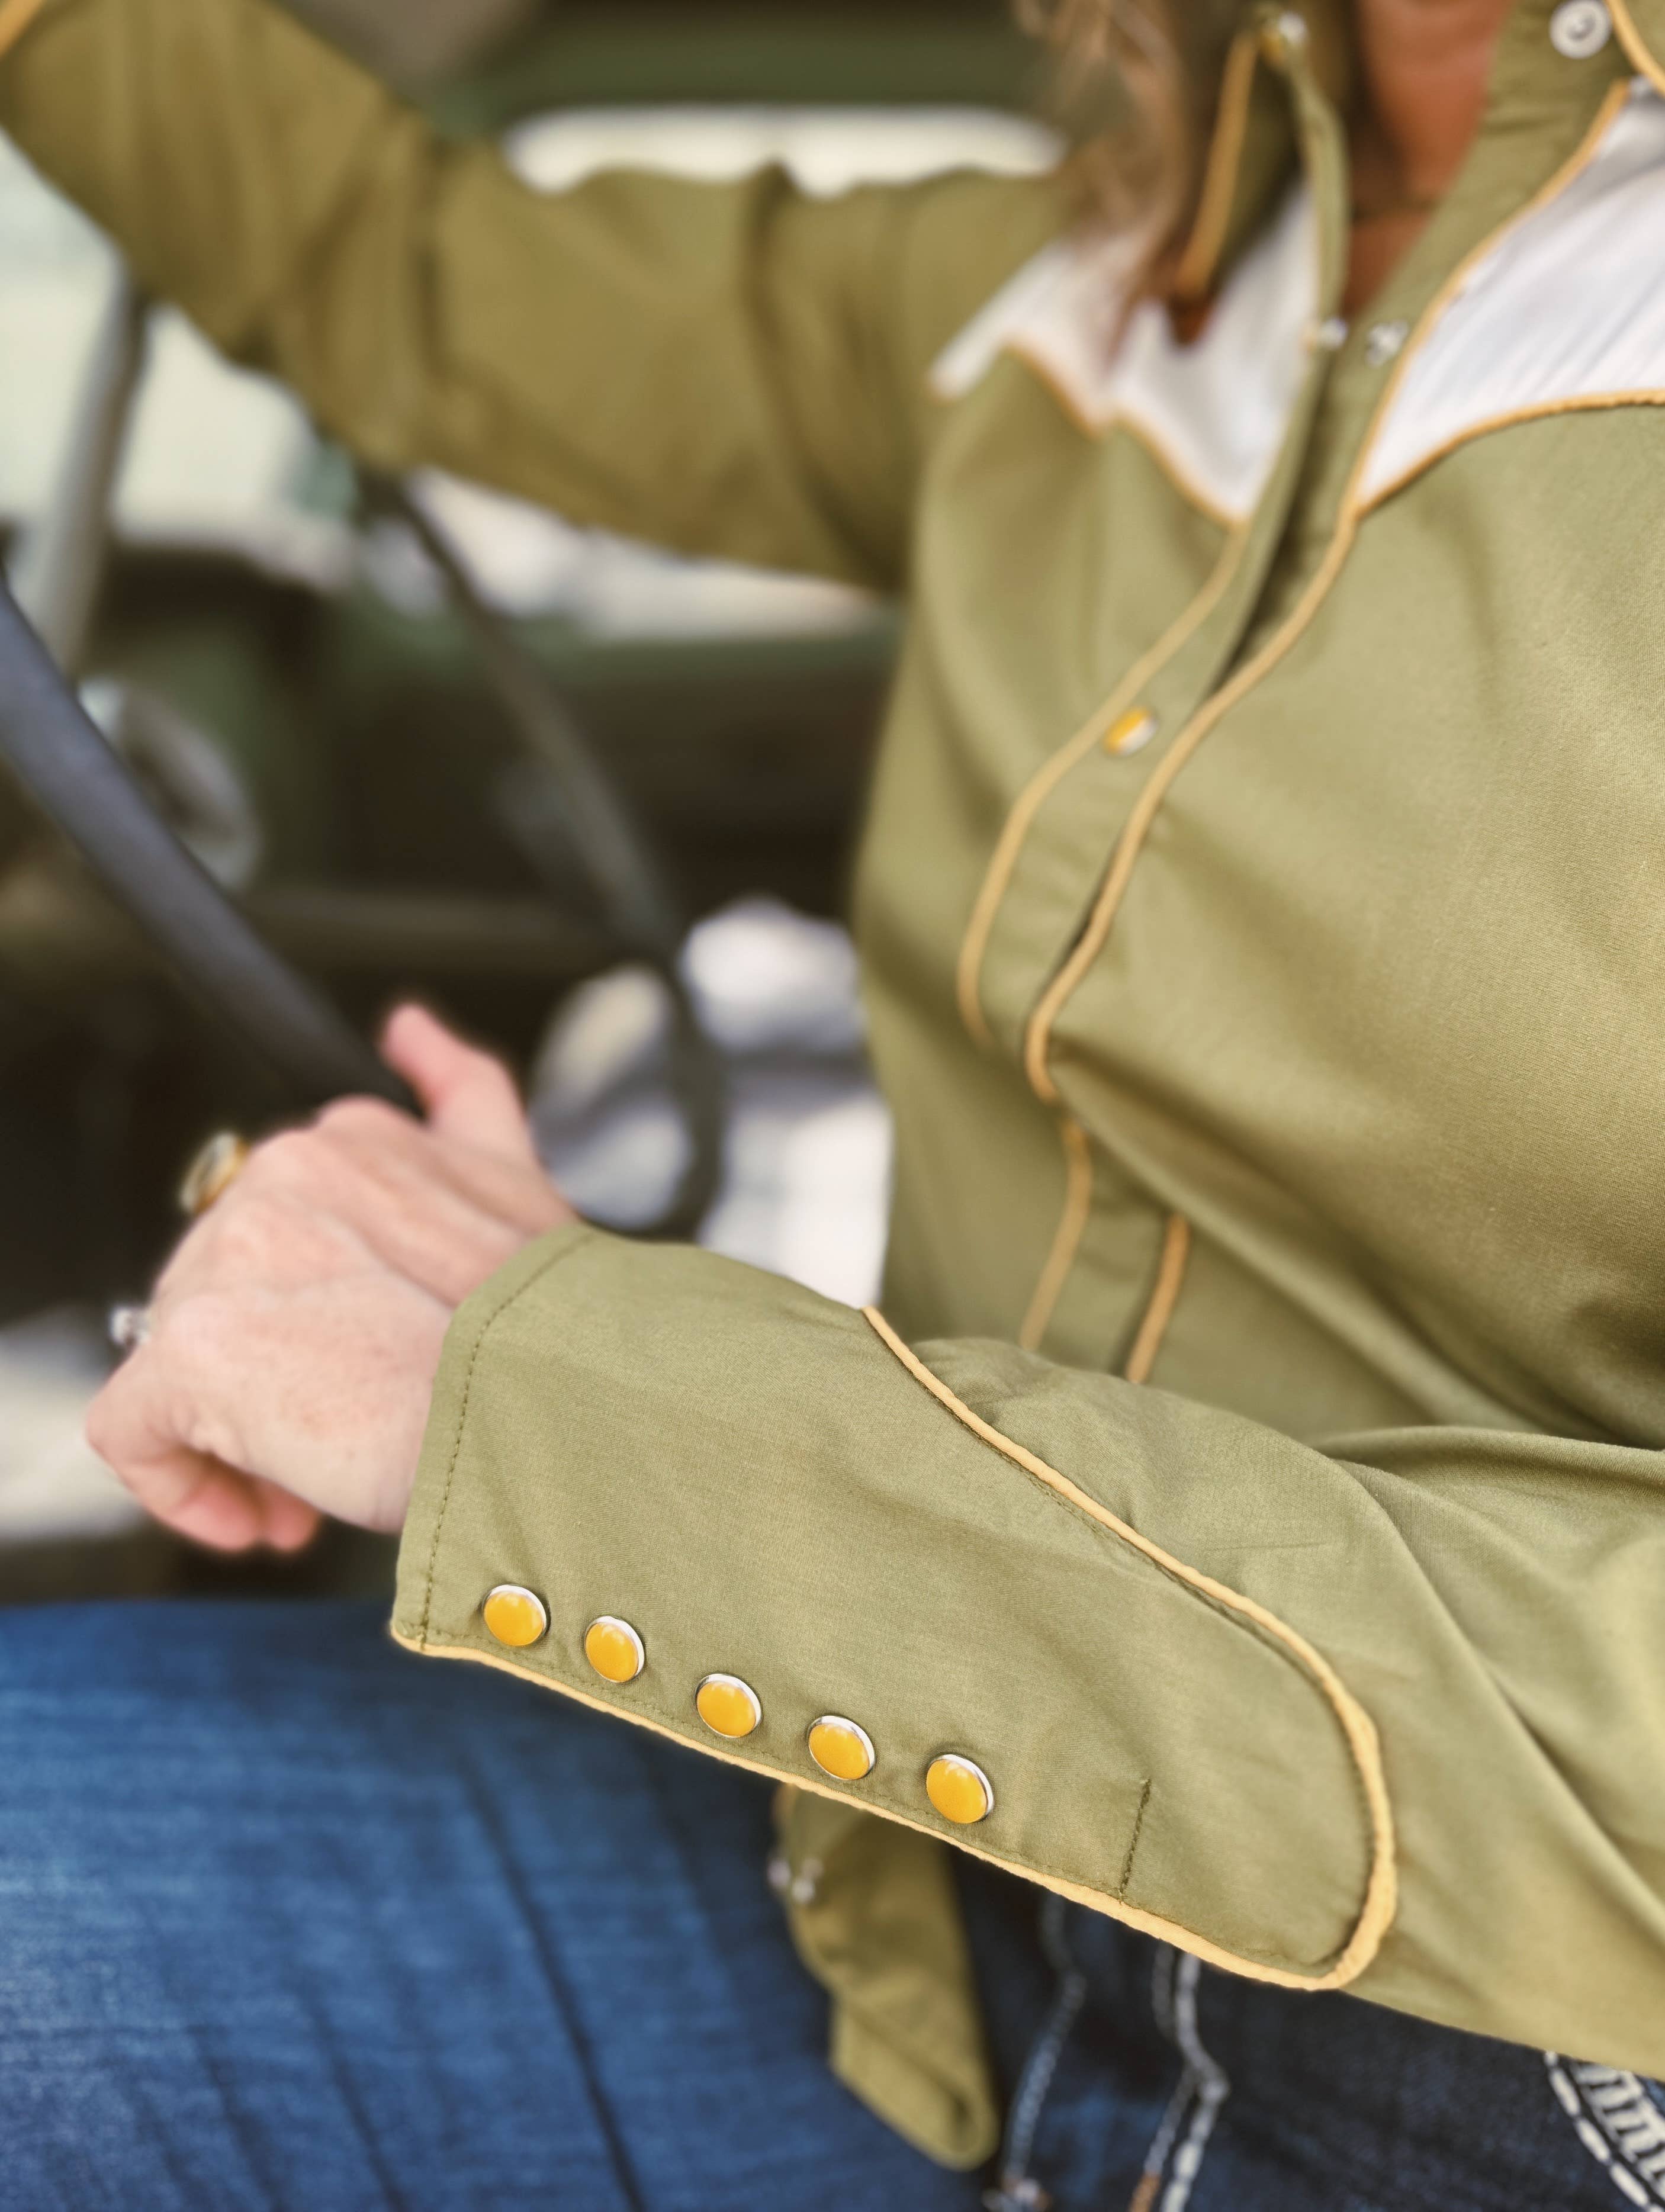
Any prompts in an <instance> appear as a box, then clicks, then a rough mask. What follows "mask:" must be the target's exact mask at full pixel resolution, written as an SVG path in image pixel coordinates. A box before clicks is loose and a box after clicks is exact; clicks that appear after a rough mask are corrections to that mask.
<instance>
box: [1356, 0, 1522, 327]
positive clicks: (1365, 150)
mask: <svg viewBox="0 0 1665 2212" xmlns="http://www.w3.org/2000/svg"><path fill="white" fill-rule="evenodd" d="M1513 6H1514V0H1355V6H1354V36H1355V40H1356V43H1357V47H1358V63H1359V77H1360V91H1361V97H1360V100H1359V103H1358V114H1357V116H1356V118H1355V119H1354V126H1353V148H1352V195H1353V227H1352V258H1351V261H1350V263H1349V266H1348V276H1347V291H1346V307H1347V311H1348V312H1349V313H1356V312H1357V311H1358V309H1360V308H1361V307H1366V306H1368V304H1369V302H1370V300H1371V299H1372V298H1373V297H1374V296H1375V295H1376V292H1377V291H1379V290H1380V289H1381V287H1382V284H1383V283H1385V282H1386V280H1387V278H1388V277H1389V276H1390V275H1391V273H1392V272H1393V270H1394V269H1395V268H1396V267H1397V265H1398V264H1399V263H1400V261H1401V259H1402V258H1404V256H1405V255H1406V254H1407V252H1409V251H1410V249H1411V247H1412V246H1413V245H1414V244H1415V243H1416V240H1418V238H1419V237H1420V235H1421V234H1422V229H1423V226H1424V225H1425V223H1426V222H1427V220H1428V217H1429V215H1430V214H1431V211H1432V210H1433V207H1434V205H1435V204H1436V203H1437V201H1438V199H1439V198H1440V197H1441V195H1442V194H1443V193H1444V192H1445V191H1447V190H1448V188H1449V185H1450V184H1451V182H1452V179H1454V178H1455V175H1456V173H1457V171H1458V170H1459V169H1460V168H1461V167H1462V162H1463V158H1464V156H1465V155H1467V153H1468V149H1469V147H1470V145H1471V144H1472V143H1474V133H1475V131H1477V130H1478V129H1479V127H1480V112H1481V110H1482V108H1483V107H1484V106H1485V105H1486V80H1487V78H1488V77H1489V76H1490V74H1491V69H1492V54H1493V52H1495V50H1496V47H1497V43H1498V33H1499V32H1500V31H1501V30H1502V28H1503V27H1504V21H1505V20H1506V19H1507V17H1508V15H1509V14H1510V9H1512V7H1513Z"/></svg>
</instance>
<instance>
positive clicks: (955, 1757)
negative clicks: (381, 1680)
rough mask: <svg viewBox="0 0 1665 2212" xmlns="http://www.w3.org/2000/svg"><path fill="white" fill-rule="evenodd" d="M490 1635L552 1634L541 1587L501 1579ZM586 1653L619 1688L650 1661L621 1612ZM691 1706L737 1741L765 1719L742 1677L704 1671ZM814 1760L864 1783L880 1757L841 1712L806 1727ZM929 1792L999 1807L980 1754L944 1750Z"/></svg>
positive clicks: (985, 1810) (590, 1639)
mask: <svg viewBox="0 0 1665 2212" xmlns="http://www.w3.org/2000/svg"><path fill="white" fill-rule="evenodd" d="M480 1614H481V1618H482V1620H483V1621H484V1622H485V1625H486V1630H487V1632H488V1633H489V1635H490V1636H492V1637H494V1638H495V1640H496V1641H497V1642H498V1643H499V1644H506V1645H507V1647H508V1649H509V1650H512V1651H523V1650H526V1647H527V1646H528V1645H529V1644H537V1643H539V1642H541V1640H542V1639H543V1638H544V1637H545V1636H547V1635H548V1633H549V1627H550V1613H549V1607H547V1606H546V1605H545V1604H544V1601H543V1599H542V1598H541V1597H539V1596H538V1593H537V1591H536V1590H530V1589H526V1587H525V1586H524V1584H522V1583H498V1584H497V1585H496V1586H495V1589H489V1590H488V1591H487V1592H486V1595H485V1597H484V1599H483V1601H482V1603H481V1607H480ZM584 1656H585V1658H586V1660H587V1661H588V1662H589V1664H590V1666H591V1667H592V1668H593V1669H594V1671H595V1673H596V1674H599V1676H600V1677H601V1679H602V1680H603V1681H604V1682H611V1684H613V1686H615V1687H620V1686H623V1684H624V1683H626V1682H634V1681H635V1679H636V1676H637V1675H638V1674H641V1671H642V1669H643V1668H645V1667H646V1666H647V1646H646V1645H645V1644H643V1642H642V1640H641V1636H640V1635H639V1634H638V1632H636V1630H635V1629H634V1628H633V1627H632V1626H631V1625H630V1623H629V1621H628V1620H621V1619H620V1618H619V1616H618V1615H617V1613H599V1614H598V1615H597V1617H596V1619H595V1620H592V1622H591V1623H590V1625H589V1626H588V1627H587V1628H586V1630H585V1632H584ZM694 1710H695V1711H696V1713H698V1715H699V1717H700V1718H701V1720H702V1721H703V1722H704V1723H705V1725H706V1726H707V1728H708V1729H710V1730H711V1732H712V1734H713V1735H720V1736H724V1737H726V1738H727V1739H728V1740H729V1741H738V1740H739V1739H740V1738H742V1737H744V1736H748V1735H750V1734H751V1733H752V1731H753V1730H754V1729H756V1728H757V1726H758V1725H759V1723H761V1722H762V1720H763V1701H762V1699H760V1698H759V1697H758V1695H757V1692H756V1690H754V1689H753V1688H752V1686H751V1685H750V1683H749V1682H744V1681H742V1680H741V1679H740V1677H739V1676H738V1674H707V1675H706V1676H704V1677H703V1679H702V1680H701V1682H700V1683H699V1685H698V1686H697V1687H696V1690H695V1692H694ZM805 1742H806V1744H807V1746H808V1749H809V1754H810V1757H811V1759H813V1760H814V1761H815V1763H816V1765H817V1766H818V1767H819V1768H820V1769H821V1771H822V1772H823V1774H828V1775H830V1776H831V1777H832V1778H833V1780H834V1781H836V1782H862V1781H865V1780H866V1778H867V1776H868V1775H870V1774H871V1773H872V1771H873V1768H874V1767H875V1765H877V1764H878V1753H877V1752H876V1751H875V1750H874V1749H873V1740H872V1737H871V1736H870V1735H868V1733H867V1731H866V1729H864V1728H863V1727H862V1726H861V1725H860V1722H857V1721H853V1720H849V1719H847V1718H846V1717H845V1716H844V1715H843V1714H842V1713H823V1714H822V1715H821V1717H819V1719H818V1720H813V1721H811V1723H810V1724H809V1727H808V1729H806V1730H805ZM925 1794H926V1796H927V1797H928V1798H929V1799H930V1801H931V1803H932V1804H933V1807H934V1808H935V1809H936V1810H937V1811H938V1812H939V1814H941V1815H942V1817H943V1819H944V1820H951V1821H953V1822H954V1824H955V1825H956V1826H957V1827H969V1826H973V1825H974V1824H975V1822H977V1821H979V1820H987V1817H988V1815H989V1814H991V1813H992V1812H993V1811H994V1784H992V1783H991V1782H990V1781H989V1778H988V1777H987V1775H986V1774H985V1773H984V1772H983V1771H982V1769H981V1766H979V1765H977V1763H976V1761H975V1759H967V1758H966V1757H965V1756H964V1755H963V1753H960V1752H957V1751H945V1752H939V1753H938V1754H937V1756H936V1758H934V1759H933V1760H932V1761H931V1764H930V1765H929V1766H927V1769H926V1770H925Z"/></svg>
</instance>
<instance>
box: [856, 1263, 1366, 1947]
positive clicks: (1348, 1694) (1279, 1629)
mask: <svg viewBox="0 0 1665 2212" xmlns="http://www.w3.org/2000/svg"><path fill="white" fill-rule="evenodd" d="M862 1311H863V1313H864V1315H865V1316H866V1320H867V1322H868V1324H869V1325H870V1327H871V1328H872V1331H873V1333H874V1334H875V1335H876V1336H877V1337H878V1339H879V1340H880V1342H881V1343H883V1344H884V1345H885V1346H887V1347H888V1348H889V1350H890V1352H893V1353H894V1354H895V1356H896V1358H897V1359H898V1360H900V1362H901V1363H902V1365H903V1366H904V1367H905V1368H906V1369H907V1370H908V1373H909V1374H910V1375H911V1376H913V1377H914V1379H915V1382H916V1383H921V1384H922V1385H923V1387H924V1388H925V1389H927V1390H928V1391H929V1392H930V1393H931V1395H932V1396H933V1398H934V1399H936V1401H938V1403H939V1405H942V1406H945V1407H947V1409H948V1411H949V1412H950V1413H952V1414H953V1416H954V1418H955V1419H956V1420H957V1421H961V1422H963V1424H964V1425H965V1426H966V1427H967V1428H968V1429H969V1430H970V1431H971V1433H972V1434H973V1435H974V1436H975V1437H981V1439H982V1441H983V1442H984V1443H986V1444H992V1445H993V1446H994V1449H995V1450H996V1451H998V1452H1000V1453H1001V1454H1002V1455H1004V1456H1005V1457H1006V1458H1007V1459H1009V1460H1010V1461H1011V1462H1012V1464H1013V1466H1014V1467H1020V1468H1022V1469H1023V1470H1024V1473H1025V1474H1031V1475H1033V1476H1034V1477H1035V1479H1036V1481H1037V1482H1041V1483H1044V1484H1045V1486H1046V1487H1047V1488H1048V1490H1050V1491H1053V1492H1055V1493H1056V1494H1057V1495H1058V1496H1059V1497H1060V1498H1064V1499H1066V1501H1067V1503H1068V1504H1071V1505H1073V1506H1074V1507H1076V1509H1077V1510H1079V1511H1080V1512H1082V1513H1085V1515H1086V1516H1087V1517H1088V1518H1089V1519H1090V1520H1092V1521H1096V1522H1098V1524H1099V1526H1100V1527H1101V1528H1108V1529H1109V1531H1110V1532H1111V1534H1113V1535H1115V1536H1119V1537H1120V1538H1121V1541H1122V1542H1123V1543H1126V1544H1130V1545H1131V1546H1132V1547H1133V1549H1134V1550H1135V1551H1136V1552H1140V1553H1143V1554H1144V1555H1145V1558H1146V1559H1149V1560H1150V1561H1151V1562H1152V1565H1155V1566H1158V1567H1160V1568H1161V1569H1162V1570H1163V1571H1164V1573H1165V1574H1170V1575H1172V1576H1173V1577H1175V1579H1176V1581H1179V1582H1182V1583H1186V1584H1188V1586H1189V1587H1190V1588H1191V1589H1194V1590H1195V1591H1197V1592H1198V1593H1199V1595H1201V1596H1203V1597H1206V1598H1211V1599H1212V1601H1213V1602H1214V1603H1215V1604H1216V1605H1218V1606H1220V1607H1224V1609H1225V1611H1227V1612H1228V1613H1237V1615H1239V1616H1240V1618H1242V1619H1243V1620H1249V1621H1252V1622H1253V1623H1254V1625H1255V1627H1256V1628H1258V1629H1259V1630H1261V1632H1262V1633H1263V1634H1264V1635H1267V1636H1268V1637H1270V1638H1271V1639H1272V1640H1273V1643H1275V1644H1281V1645H1282V1646H1283V1647H1284V1649H1285V1650H1286V1651H1287V1652H1288V1653H1289V1655H1290V1656H1291V1658H1292V1659H1293V1660H1294V1661H1295V1662H1296V1663H1297V1665H1298V1666H1299V1667H1300V1668H1301V1669H1302V1671H1303V1673H1304V1674H1307V1675H1309V1676H1310V1679H1311V1680H1312V1681H1313V1682H1314V1684H1315V1685H1316V1687H1317V1688H1318V1689H1319V1690H1320V1691H1321V1692H1322V1694H1323V1696H1324V1698H1325V1699H1326V1700H1327V1701H1328V1704H1329V1706H1330V1708H1331V1710H1332V1711H1333V1712H1334V1715H1335V1717H1336V1719H1337V1721H1338V1722H1339V1723H1340V1728H1341V1733H1342V1735H1343V1737H1344V1738H1345V1739H1346V1745H1347V1748H1348V1750H1349V1752H1350V1753H1352V1761H1353V1765H1354V1767H1355V1768H1356V1770H1357V1771H1358V1781H1359V1785H1360V1788H1361V1790H1362V1791H1363V1794H1364V1804H1365V1807H1366V1809H1367V1812H1368V1814H1369V1817H1370V1875H1369V1876H1368V1878H1367V1880H1366V1881H1365V1885H1364V1899H1363V1902H1362V1903H1361V1905H1360V1907H1359V1913H1358V1920H1357V1922H1356V1923H1354V1926H1353V1930H1352V1935H1351V1936H1349V1937H1348V1939H1347V1941H1346V1944H1345V1945H1344V1946H1343V1948H1342V1949H1341V1951H1340V1954H1339V1955H1338V1957H1337V1958H1336V1960H1335V1962H1334V1965H1333V1966H1329V1967H1328V1968H1327V1969H1326V1971H1325V1972H1323V1973H1322V1974H1298V1973H1293V1972H1288V1971H1287V1970H1285V1969H1283V1968H1280V1967H1268V1966H1260V1965H1258V1964H1256V1963H1254V1962H1252V1961H1247V1960H1242V1959H1239V1958H1237V1957H1235V1956H1233V1954H1231V1953H1230V1952H1227V1951H1224V1950H1222V1949H1221V1948H1220V1947H1219V1946H1218V1944H1213V1943H1210V1942H1208V1941H1207V1940H1206V1937H1203V1936H1196V1935H1194V1934H1192V1933H1191V1932H1190V1931H1189V1930H1185V1929H1181V1930H1177V1931H1176V1930H1173V1929H1171V1928H1170V1927H1168V1924H1167V1923H1164V1929H1166V1930H1167V1932H1165V1933H1164V1936H1163V1940H1164V1942H1170V1943H1172V1944H1174V1945H1175V1946H1176V1948H1178V1949H1180V1950H1182V1951H1190V1952H1193V1953H1194V1954H1195V1955H1196V1956H1197V1957H1198V1958H1199V1959H1200V1960H1203V1961H1204V1963H1205V1964H1206V1965H1210V1966H1226V1967H1229V1968H1230V1969H1231V1972H1233V1973H1240V1974H1247V1975H1249V1976H1250V1977H1251V1978H1253V1979H1255V1980H1257V1981H1263V1982H1273V1983H1276V1984H1278V1986H1279V1988H1282V1989H1292V1990H1335V1989H1340V1988H1342V1987H1343V1986H1344V1985H1345V1984H1346V1983H1348V1982H1351V1981H1352V1980H1354V1979H1355V1978H1357V1977H1358V1975H1359V1974H1360V1973H1362V1972H1363V1971H1364V1968H1365V1967H1366V1966H1368V1965H1369V1964H1370V1960H1372V1959H1373V1958H1374V1957H1375V1956H1376V1952H1377V1950H1378V1949H1379V1948H1381V1943H1382V1936H1384V1935H1385V1934H1386V1932H1387V1930H1388V1928H1389V1923H1391V1921H1392V1919H1393V1917H1394V1911H1395V1906H1396V1905H1397V1903H1398V1895H1399V1884H1398V1874H1397V1870H1396V1862H1395V1844H1394V1821H1393V1811H1392V1808H1391V1807H1390V1805H1389V1801H1388V1784H1387V1781H1386V1778H1385V1777H1384V1776H1383V1773H1382V1750H1381V1746H1380V1744H1379V1743H1378V1741H1377V1740H1376V1723H1374V1722H1373V1721H1372V1720H1371V1718H1370V1715H1369V1714H1368V1713H1367V1712H1366V1711H1364V1707H1363V1706H1362V1705H1360V1704H1359V1703H1358V1699H1356V1698H1355V1697H1354V1696H1353V1694H1352V1691H1351V1690H1349V1689H1348V1688H1347V1686H1346V1684H1345V1683H1344V1682H1343V1681H1342V1680H1341V1678H1340V1675H1339V1674H1337V1673H1336V1671H1335V1669H1334V1668H1333V1667H1332V1666H1331V1665H1330V1663H1329V1662H1328V1659H1326V1658H1324V1657H1323V1656H1322V1654H1321V1653H1320V1652H1318V1651H1316V1650H1315V1649H1314V1648H1313V1646H1312V1645H1311V1644H1309V1643H1308V1642H1307V1639H1306V1638H1305V1637H1304V1636H1303V1635H1302V1634H1301V1633H1300V1632H1299V1631H1298V1630H1297V1629H1293V1628H1291V1626H1289V1624H1288V1623H1287V1622H1286V1621H1282V1620H1279V1618H1278V1616H1277V1615H1276V1613H1268V1612H1267V1608H1266V1607H1265V1606H1263V1605H1260V1604H1257V1603H1256V1602H1255V1600H1254V1599H1253V1598H1251V1597H1245V1596H1243V1594H1242V1592H1241V1591H1239V1590H1234V1589H1228V1587H1227V1586H1226V1584H1225V1583H1221V1582H1216V1581H1215V1579H1214V1577H1212V1575H1205V1574H1201V1573H1200V1572H1199V1571H1198V1570H1197V1569H1196V1568H1195V1567H1191V1566H1188V1565H1186V1564H1185V1562H1184V1560H1182V1559H1176V1558H1175V1557H1174V1555H1173V1553H1171V1552H1165V1551H1164V1550H1163V1548H1162V1547H1161V1546H1160V1545H1159V1544H1153V1543H1152V1541H1151V1540H1150V1538H1149V1537H1148V1536H1141V1535H1140V1534H1139V1531H1138V1529H1136V1528H1133V1527H1132V1526H1131V1525H1130V1524H1129V1523H1128V1522H1126V1521H1123V1520H1121V1519H1120V1518H1119V1517H1118V1516H1116V1515H1115V1514H1114V1513H1112V1512H1111V1511H1110V1510H1109V1508H1108V1507H1107V1506H1103V1505H1101V1504H1099V1502H1098V1500H1097V1498H1090V1497H1089V1496H1088V1495H1087V1493H1086V1492H1085V1490H1083V1489H1082V1488H1081V1487H1080V1486H1079V1484H1076V1483H1073V1482H1072V1481H1071V1480H1070V1479H1069V1477H1068V1476H1067V1475H1066V1474H1060V1473H1059V1471H1058V1469H1057V1468H1055V1467H1048V1464H1047V1462H1046V1461H1045V1460H1043V1459H1038V1458H1037V1457H1036V1455H1035V1454H1034V1453H1033V1452H1031V1451H1027V1450H1025V1449H1024V1446H1023V1445H1022V1444H1019V1443H1013V1442H1012V1438H1011V1437H1006V1436H1002V1435H1001V1433H1000V1431H999V1430H998V1429H996V1428H994V1427H992V1426H991V1425H990V1424H989V1423H988V1422H987V1421H985V1420H984V1419H982V1418H981V1415H979V1414H976V1413H973V1412H972V1410H971V1408H970V1407H969V1406H968V1405H967V1404H966V1403H965V1402H964V1401H963V1399H960V1398H957V1397H956V1396H955V1395H954V1393H953V1392H952V1391H951V1389H949V1387H948V1385H947V1384H946V1383H945V1382H943V1381H942V1380H941V1378H940V1377H939V1376H935V1375H933V1373H932V1372H931V1370H930V1369H929V1368H928V1367H927V1365H926V1364H925V1362H924V1361H923V1360H922V1359H921V1358H919V1356H918V1355H917V1353H915V1352H914V1351H912V1350H911V1349H910V1347H909V1346H907V1345H906V1344H904V1343H903V1342H902V1339H901V1338H900V1337H899V1336H898V1335H897V1334H896V1331H895V1330H894V1329H893V1328H891V1327H890V1323H889V1322H887V1321H886V1320H885V1318H884V1315H883V1314H881V1313H880V1312H879V1311H878V1309H877V1308H876V1307H874V1306H865V1307H864V1308H863V1309H862ZM1048 1887H1051V1888H1055V1889H1058V1890H1060V1891H1061V1892H1062V1893H1063V1894H1064V1895H1066V1896H1069V1895H1073V1894H1076V1892H1075V1891H1074V1889H1073V1887H1072V1886H1070V1885H1066V1884H1065V1883H1062V1882H1052V1883H1049V1884H1048ZM1097 1910H1098V1911H1103V1912H1109V1913H1111V1914H1112V1915H1113V1916H1114V1917H1115V1918H1117V1919H1120V1920H1125V1921H1126V1922H1127V1924H1128V1925H1129V1926H1130V1927H1135V1928H1143V1929H1145V1930H1146V1931H1147V1932H1148V1933H1155V1932H1157V1931H1156V1930H1155V1929H1152V1919H1153V1917H1154V1916H1152V1915H1151V1914H1149V1913H1140V1912H1139V1911H1136V1910H1135V1909H1134V1908H1133V1906H1131V1905H1123V1904H1121V1902H1120V1901H1119V1900H1118V1899H1103V1900H1102V1901H1099V1902H1098V1903H1097Z"/></svg>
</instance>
